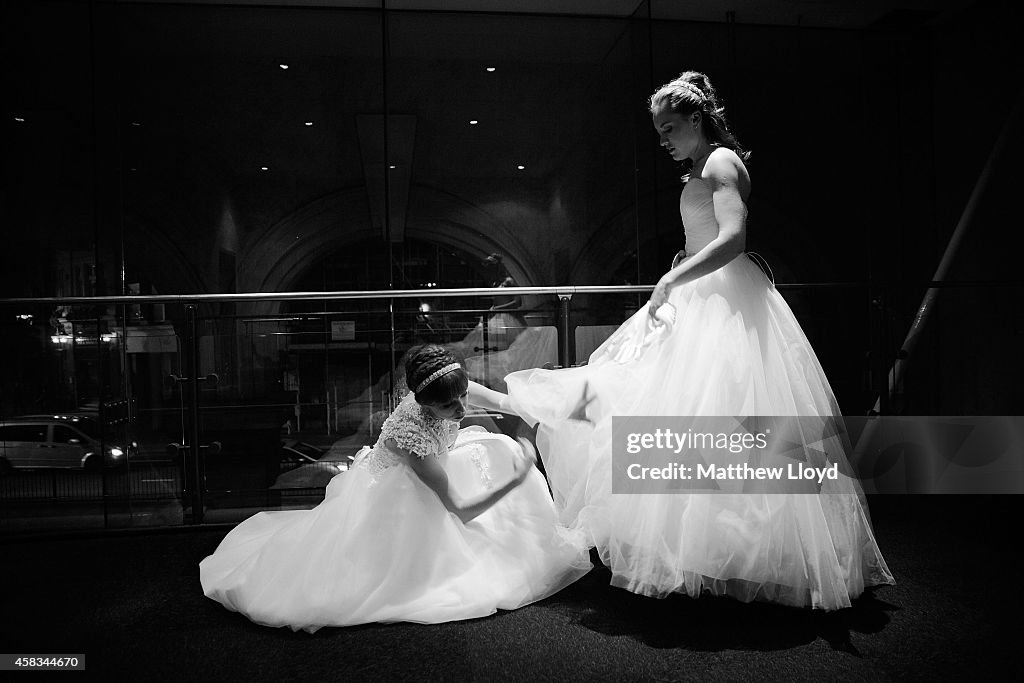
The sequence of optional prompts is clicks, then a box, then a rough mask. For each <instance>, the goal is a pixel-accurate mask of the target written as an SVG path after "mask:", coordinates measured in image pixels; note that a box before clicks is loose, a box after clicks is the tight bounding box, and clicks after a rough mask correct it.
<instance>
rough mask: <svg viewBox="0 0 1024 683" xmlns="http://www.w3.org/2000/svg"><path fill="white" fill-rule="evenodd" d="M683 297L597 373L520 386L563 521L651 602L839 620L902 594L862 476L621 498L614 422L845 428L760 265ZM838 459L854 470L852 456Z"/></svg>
mask: <svg viewBox="0 0 1024 683" xmlns="http://www.w3.org/2000/svg"><path fill="white" fill-rule="evenodd" d="M669 301H670V303H672V304H673V306H675V308H676V320H675V324H674V326H673V327H672V328H671V330H669V329H668V328H655V329H653V330H652V328H651V326H650V325H649V323H648V313H647V306H646V305H645V306H644V307H643V308H642V309H641V310H639V311H638V312H637V313H636V314H635V315H633V316H632V317H631V318H630V319H629V320H627V321H626V322H625V323H624V324H623V325H622V326H621V327H620V328H619V329H618V330H617V331H616V332H615V333H614V334H613V335H612V336H611V337H610V338H609V339H608V340H607V341H606V342H605V343H604V344H603V345H602V346H601V347H599V348H598V349H597V350H596V351H595V352H594V353H593V355H592V356H591V358H590V362H589V363H588V364H587V365H586V366H583V367H578V368H569V369H565V370H525V371H522V372H517V373H513V374H511V375H509V376H508V377H507V378H506V382H507V383H508V387H509V393H510V395H511V397H512V400H513V403H514V405H515V406H516V408H517V410H518V411H519V412H520V414H521V415H523V416H524V417H525V418H527V419H528V420H529V421H532V422H539V423H540V427H539V430H538V447H539V449H540V451H541V454H542V458H543V462H544V466H545V470H546V472H547V474H548V479H549V481H550V483H551V488H552V491H553V494H554V498H555V503H556V505H557V507H558V508H559V511H560V515H561V519H562V522H563V523H564V524H566V525H567V526H569V527H571V528H574V529H577V530H579V531H581V532H583V533H585V534H586V536H587V538H588V541H589V543H590V544H591V545H592V546H595V547H597V549H598V551H599V552H600V555H601V558H602V560H603V561H604V563H605V564H607V565H608V567H609V568H610V569H611V571H612V577H613V578H612V583H613V584H614V585H617V586H621V587H623V588H626V589H628V590H631V591H634V592H636V593H641V594H644V595H651V596H665V595H667V594H669V593H672V592H683V593H686V594H689V595H693V596H696V595H699V594H701V593H705V592H707V593H712V594H719V595H730V596H733V597H736V598H738V599H740V600H743V601H750V600H770V601H773V602H779V603H782V604H787V605H794V606H808V607H814V608H821V609H839V608H842V607H848V606H850V604H851V598H854V597H856V596H858V595H860V594H861V593H862V592H863V590H864V588H865V587H866V586H871V585H877V584H887V583H894V581H893V578H892V575H891V573H890V572H889V569H888V567H887V566H886V564H885V561H884V559H883V558H882V555H881V553H880V551H879V549H878V546H877V544H876V543H875V538H874V533H873V531H872V528H871V522H870V518H869V516H868V511H867V506H866V503H865V500H864V497H863V493H862V490H861V488H860V485H859V483H858V482H857V481H856V479H853V478H851V477H849V476H841V477H840V478H839V480H838V481H836V482H832V483H831V484H830V488H829V489H828V492H827V493H826V492H823V493H822V494H819V495H815V494H791V495H787V494H746V493H742V494H740V493H736V494H731V493H730V494H726V493H679V494H614V495H613V494H612V492H611V473H612V464H611V442H612V434H611V417H612V416H613V415H638V416H639V415H652V416H659V415H660V416H672V415H676V416H715V415H718V416H736V417H740V416H751V415H764V416H783V415H805V416H806V415H816V416H835V417H836V418H838V419H841V418H840V417H839V409H838V406H837V404H836V401H835V397H834V394H833V392H832V389H831V387H830V386H829V384H828V380H827V379H826V378H825V374H824V372H823V371H822V368H821V365H820V364H819V363H818V360H817V358H816V357H815V355H814V352H813V350H812V349H811V346H810V344H809V343H808V341H807V338H806V336H805V335H804V333H803V331H802V330H801V328H800V325H799V323H798V322H797V320H796V318H795V316H794V315H793V313H792V311H791V310H790V308H789V306H788V305H787V304H786V302H785V300H784V299H783V298H782V296H781V294H779V292H778V291H777V290H776V289H775V287H774V286H773V285H772V284H771V283H770V282H769V281H768V280H767V278H765V277H764V275H763V273H762V272H761V270H760V269H758V268H757V266H756V265H754V264H753V263H752V262H751V261H749V260H748V259H747V258H742V257H741V258H737V259H735V260H733V261H732V262H731V263H729V264H728V265H726V266H725V267H723V268H721V269H719V270H717V271H715V272H714V273H711V274H710V275H707V276H705V277H702V278H699V279H697V280H695V281H693V282H690V283H687V284H685V285H682V286H679V287H677V288H675V289H673V290H672V292H671V295H670V298H669ZM584 405H585V408H584V407H583V406H584ZM830 456H831V457H832V458H833V461H836V460H838V461H839V463H840V464H839V470H840V471H846V472H849V464H848V462H846V459H845V456H844V455H843V454H842V453H832V454H830Z"/></svg>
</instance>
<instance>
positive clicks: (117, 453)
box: [110, 446, 124, 458]
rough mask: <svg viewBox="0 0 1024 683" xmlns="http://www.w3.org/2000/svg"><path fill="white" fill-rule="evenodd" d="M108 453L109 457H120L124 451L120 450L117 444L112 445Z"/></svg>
mask: <svg viewBox="0 0 1024 683" xmlns="http://www.w3.org/2000/svg"><path fill="white" fill-rule="evenodd" d="M110 455H111V457H114V458H120V457H121V456H122V455H124V451H122V450H121V449H120V448H118V447H117V446H114V447H113V448H111V449H110Z"/></svg>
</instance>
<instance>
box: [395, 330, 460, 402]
mask: <svg viewBox="0 0 1024 683" xmlns="http://www.w3.org/2000/svg"><path fill="white" fill-rule="evenodd" d="M458 362H459V361H458V359H457V358H456V357H455V354H453V353H452V352H451V351H449V350H448V349H446V348H445V347H443V346H439V345H438V344H423V345H421V346H414V347H412V348H411V349H409V351H408V352H407V353H406V354H405V381H406V383H407V384H408V385H409V390H410V391H413V392H415V391H416V387H418V386H419V385H420V384H421V383H422V382H423V381H424V380H425V379H426V378H427V377H430V375H432V374H433V373H434V372H435V371H437V370H440V369H441V368H443V367H444V366H446V365H451V364H452V363H458ZM468 388H469V378H468V377H467V376H466V371H465V370H463V369H462V368H459V369H458V370H453V371H451V372H446V373H445V374H443V375H441V376H440V377H438V378H437V379H435V380H433V381H432V382H431V383H430V384H428V385H427V386H425V387H423V389H422V390H420V391H419V392H417V393H416V402H417V403H420V404H430V405H440V404H443V403H448V402H449V401H451V400H454V399H455V398H457V397H459V396H462V394H464V393H465V392H466V389H468Z"/></svg>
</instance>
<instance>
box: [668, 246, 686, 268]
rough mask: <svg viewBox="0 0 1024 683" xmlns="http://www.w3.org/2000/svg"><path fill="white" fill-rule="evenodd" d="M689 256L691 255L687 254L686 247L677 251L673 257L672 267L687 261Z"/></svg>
mask: <svg viewBox="0 0 1024 683" xmlns="http://www.w3.org/2000/svg"><path fill="white" fill-rule="evenodd" d="M688 258H690V257H689V256H687V255H686V250H685V249H680V250H679V253H677V254H676V255H675V257H674V258H673V259H672V268H675V267H676V266H678V265H679V264H680V263H682V262H683V261H685V260H686V259H688Z"/></svg>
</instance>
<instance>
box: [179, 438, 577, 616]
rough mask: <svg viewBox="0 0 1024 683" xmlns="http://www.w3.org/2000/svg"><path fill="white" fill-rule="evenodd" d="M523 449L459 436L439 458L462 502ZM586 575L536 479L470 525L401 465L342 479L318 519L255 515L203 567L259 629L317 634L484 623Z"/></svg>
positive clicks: (205, 577) (206, 578)
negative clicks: (376, 626)
mask: <svg viewBox="0 0 1024 683" xmlns="http://www.w3.org/2000/svg"><path fill="white" fill-rule="evenodd" d="M519 448H520V447H519V445H518V444H517V443H516V442H514V441H513V440H511V439H509V438H508V437H506V436H504V435H499V434H491V433H488V432H486V431H484V430H482V429H479V428H468V429H464V430H461V431H460V433H459V438H458V440H457V441H456V444H455V446H454V448H453V449H452V451H451V452H450V453H449V454H448V456H447V459H446V462H445V463H444V465H445V468H446V470H447V471H448V475H449V480H450V482H451V484H452V485H453V486H455V487H456V488H457V489H458V490H459V491H460V492H462V493H463V494H464V495H473V494H476V493H479V492H480V491H483V490H484V489H485V488H488V487H489V486H490V485H491V484H492V482H493V483H496V484H501V483H503V482H505V481H507V480H508V478H509V476H511V471H512V470H511V463H512V458H513V455H514V453H515V451H516V450H517V449H519ZM590 568H591V564H590V560H589V555H588V552H587V547H586V543H585V541H584V540H583V538H582V537H581V535H580V534H578V533H576V534H574V533H570V532H568V531H567V530H566V529H565V528H563V527H560V526H559V525H558V523H557V514H556V511H555V508H554V505H553V503H552V501H551V497H550V494H549V493H548V488H547V485H546V484H545V482H544V478H543V477H542V476H541V475H540V474H539V473H538V472H537V471H536V470H534V471H533V472H531V474H530V476H529V477H528V478H527V480H526V481H525V482H523V484H522V485H520V486H519V487H517V488H516V489H515V490H514V491H512V492H511V493H509V494H508V495H507V496H505V497H504V498H503V499H502V500H501V501H499V502H498V503H497V504H496V505H494V506H493V507H492V508H491V509H489V510H488V511H487V512H485V513H483V514H482V515H480V516H478V517H477V518H476V519H474V520H473V521H472V522H470V523H468V524H462V523H461V522H460V521H459V520H458V518H456V517H455V516H454V515H452V514H450V513H449V512H448V511H447V510H446V509H445V508H444V506H443V505H442V504H441V501H440V500H439V499H438V497H437V495H436V494H434V492H433V491H431V490H430V489H429V488H428V487H427V486H426V485H425V484H424V483H423V482H422V481H421V480H420V479H419V477H418V476H417V475H416V474H415V473H414V472H413V471H412V469H411V468H410V467H409V466H408V465H407V464H405V463H404V462H403V463H399V464H396V465H393V466H391V467H389V468H387V469H385V470H383V471H380V472H374V471H373V469H372V468H369V467H363V466H357V467H353V469H351V470H349V471H348V472H344V473H341V474H339V475H337V476H336V477H334V479H332V480H331V482H330V484H329V485H328V487H327V492H326V497H325V499H324V501H323V502H322V503H321V504H320V505H319V506H317V507H316V508H314V509H312V510H295V511H274V512H260V513H257V514H256V515H254V516H253V517H251V518H249V519H247V520H245V521H244V522H242V523H241V524H239V525H238V526H237V527H235V528H234V529H233V530H232V531H231V532H230V533H229V534H228V535H227V536H226V537H225V538H224V540H223V541H222V542H221V544H220V546H218V548H217V550H216V551H215V552H214V554H213V555H211V556H209V557H207V558H206V559H204V560H203V561H202V562H201V563H200V565H199V569H200V580H201V583H202V587H203V592H204V593H205V594H206V595H207V597H210V598H212V599H214V600H217V601H218V602H220V603H222V604H223V605H224V606H225V607H227V608H228V609H230V610H234V611H238V612H241V613H242V614H244V615H246V616H247V617H249V618H250V619H251V620H252V621H254V622H256V623H258V624H264V625H267V626H289V627H291V628H292V629H293V630H299V629H304V630H306V631H309V632H313V631H316V630H317V629H318V628H320V627H322V626H348V625H353V624H363V623H369V622H393V621H411V622H419V623H437V622H444V621H452V620H457V619H471V618H474V617H483V616H487V615H489V614H493V613H494V612H495V611H496V610H497V609H506V610H510V609H515V608H517V607H521V606H523V605H526V604H529V603H531V602H534V601H536V600H540V599H542V598H545V597H547V596H549V595H551V594H553V593H555V592H556V591H558V590H560V589H561V588H563V587H565V586H567V585H569V584H570V583H572V582H573V581H575V580H576V579H578V578H579V577H581V576H583V575H584V574H586V573H587V571H589V570H590Z"/></svg>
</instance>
